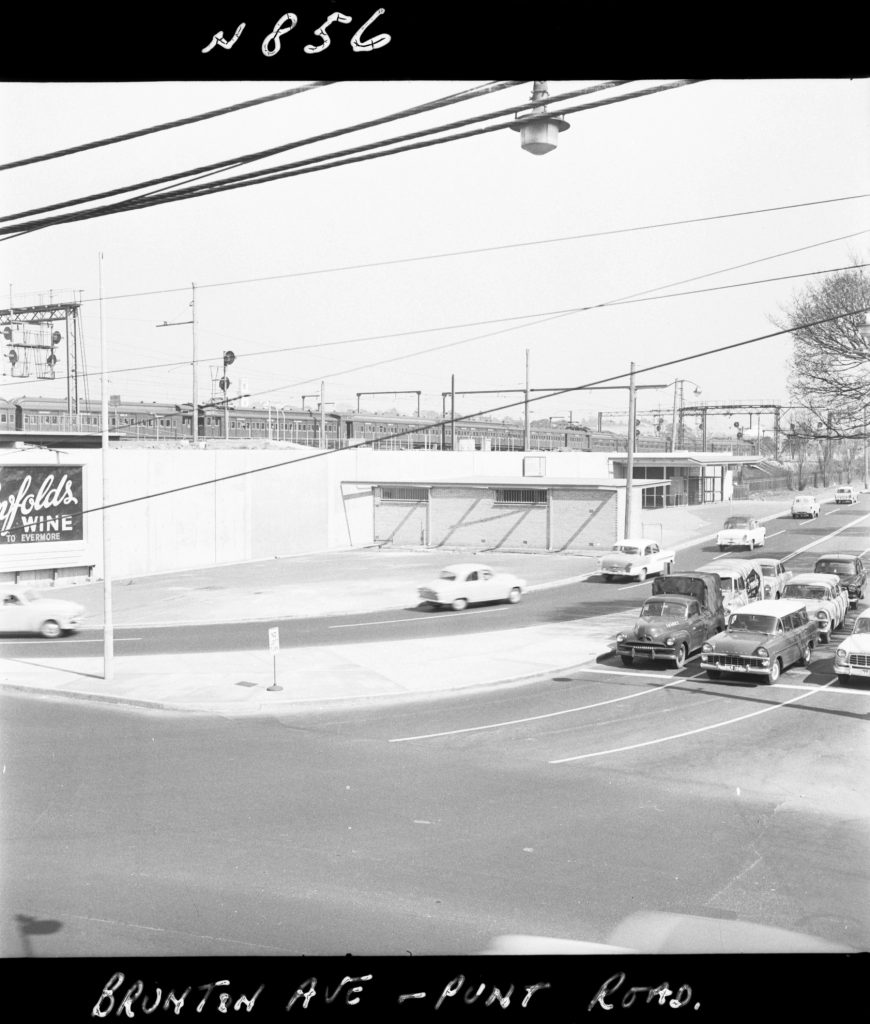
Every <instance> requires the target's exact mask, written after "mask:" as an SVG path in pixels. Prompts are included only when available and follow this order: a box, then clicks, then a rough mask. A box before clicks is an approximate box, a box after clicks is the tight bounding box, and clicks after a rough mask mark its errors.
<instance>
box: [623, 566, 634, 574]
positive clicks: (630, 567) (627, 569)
mask: <svg viewBox="0 0 870 1024" xmlns="http://www.w3.org/2000/svg"><path fill="white" fill-rule="evenodd" d="M633 568H634V567H633V566H632V565H627V566H626V567H625V571H626V572H631V571H632V569H633Z"/></svg>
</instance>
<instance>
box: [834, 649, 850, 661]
mask: <svg viewBox="0 0 870 1024" xmlns="http://www.w3.org/2000/svg"><path fill="white" fill-rule="evenodd" d="M848 660H849V652H848V651H847V650H846V648H845V647H838V648H837V653H836V654H835V655H834V661H836V663H837V664H838V665H845V664H846V662H847V661H848Z"/></svg>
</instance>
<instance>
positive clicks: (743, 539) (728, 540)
mask: <svg viewBox="0 0 870 1024" xmlns="http://www.w3.org/2000/svg"><path fill="white" fill-rule="evenodd" d="M766 533H767V530H766V529H765V527H764V526H762V525H761V523H759V521H758V520H757V519H753V518H752V516H729V517H728V518H727V519H726V520H725V525H724V526H723V528H722V529H721V530H720V531H719V532H718V533H717V534H716V543H717V544H718V545H719V550H720V551H724V550H725V549H726V548H749V550H750V551H752V550H753V549H754V548H763V547H764V538H765V534H766Z"/></svg>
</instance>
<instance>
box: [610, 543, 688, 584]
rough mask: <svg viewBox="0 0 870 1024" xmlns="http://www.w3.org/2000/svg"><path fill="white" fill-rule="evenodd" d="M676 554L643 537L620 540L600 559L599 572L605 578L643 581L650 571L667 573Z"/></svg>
mask: <svg viewBox="0 0 870 1024" xmlns="http://www.w3.org/2000/svg"><path fill="white" fill-rule="evenodd" d="M675 557H676V555H675V554H674V552H673V551H667V550H665V549H663V548H662V547H660V546H659V545H658V544H657V543H656V542H655V541H654V540H646V539H645V538H636V539H631V538H627V539H625V540H621V541H619V542H618V543H616V544H614V545H613V548H612V549H611V550H610V551H609V552H608V553H607V554H606V555H605V556H604V557H603V558H602V559H601V574H602V576H604V578H605V579H612V578H613V577H614V576H615V577H618V578H621V579H638V580H640V581H643V580H645V579H646V578H647V576H649V575H651V574H652V573H657V572H664V573H669V572H670V571H671V569H673V566H674V558H675Z"/></svg>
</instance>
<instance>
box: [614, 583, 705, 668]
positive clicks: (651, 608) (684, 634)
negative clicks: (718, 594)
mask: <svg viewBox="0 0 870 1024" xmlns="http://www.w3.org/2000/svg"><path fill="white" fill-rule="evenodd" d="M724 620H725V617H724V614H723V612H722V610H721V608H717V609H715V610H714V609H711V608H709V607H704V606H703V605H702V604H701V603H700V602H699V601H698V600H697V599H696V598H694V597H691V596H688V595H683V594H667V595H664V594H662V595H660V596H658V597H649V598H647V599H646V601H645V602H644V604H643V607H642V608H641V610H640V618H639V619H638V620H637V622H636V623H635V625H634V626H633V627H632V628H631V629H630V630H628V631H627V632H625V633H619V634H618V635H617V637H616V651H617V653H618V654H619V656H620V657H621V658H622V663H623V665H632V664H634V661H635V659H636V658H637V659H642V660H650V661H662V660H664V661H672V662H673V663H674V664H675V665H676V667H677V668H682V667H683V665H685V663H686V659H687V658H688V657H689V655H690V654H694V653H695V651H697V650H698V649H699V648H700V647H701V645H702V644H703V643H704V641H705V640H706V639H707V638H708V637H711V636H714V635H715V634H716V633H718V632H719V631H720V630H721V629H722V628H723V626H724Z"/></svg>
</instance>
